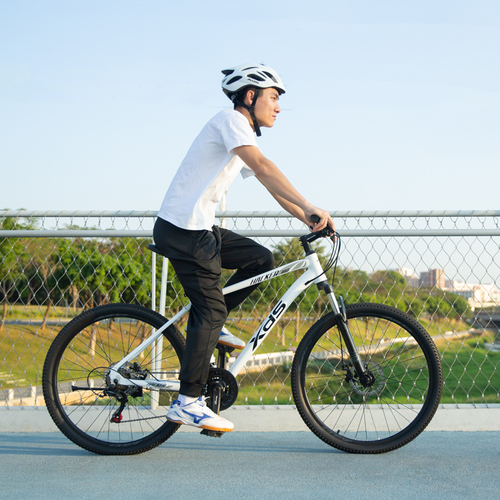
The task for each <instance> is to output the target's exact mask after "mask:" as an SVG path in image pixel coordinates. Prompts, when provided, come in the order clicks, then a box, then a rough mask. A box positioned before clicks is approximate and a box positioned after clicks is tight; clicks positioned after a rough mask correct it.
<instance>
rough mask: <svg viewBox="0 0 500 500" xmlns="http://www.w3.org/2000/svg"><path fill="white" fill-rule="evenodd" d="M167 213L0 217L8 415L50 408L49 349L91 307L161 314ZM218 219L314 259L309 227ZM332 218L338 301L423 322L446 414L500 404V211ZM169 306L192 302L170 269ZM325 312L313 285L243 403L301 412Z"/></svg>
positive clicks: (261, 300)
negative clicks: (381, 307) (293, 377)
mask: <svg viewBox="0 0 500 500" xmlns="http://www.w3.org/2000/svg"><path fill="white" fill-rule="evenodd" d="M155 215H156V213H155V212H100V213H94V212H27V211H3V212H0V259H1V260H0V405H2V406H41V405H43V397H42V394H41V371H42V366H43V362H44V359H45V354H46V352H47V349H48V347H49V345H50V343H51V341H52V339H53V338H54V337H55V335H57V333H58V332H59V331H60V329H61V328H62V327H63V326H64V324H66V323H67V322H68V321H70V320H71V318H73V317H75V316H76V315H78V314H79V313H80V312H82V310H84V309H87V308H90V307H93V306H95V305H99V304H105V303H109V302H129V303H136V304H141V305H144V306H147V307H153V308H156V305H157V304H159V298H160V288H161V287H160V286H157V284H159V283H160V281H161V272H162V267H163V265H164V261H163V260H161V259H160V260H158V262H156V259H155V258H154V255H153V254H152V253H151V252H149V251H148V250H147V245H148V243H150V242H151V234H152V227H153V223H154V218H155ZM217 216H218V218H219V223H220V224H221V225H224V226H225V227H227V228H229V229H233V230H236V231H238V232H239V233H241V234H244V235H248V236H251V237H254V238H257V239H258V240H259V241H260V242H261V243H262V244H264V245H265V246H267V247H268V248H270V249H271V250H272V251H273V252H274V255H275V260H276V264H277V265H280V264H282V263H285V262H291V261H294V260H297V259H299V258H301V256H302V249H301V247H300V245H299V243H298V240H297V238H296V237H297V236H300V235H301V234H304V233H305V232H307V229H305V228H304V226H302V224H301V223H300V222H298V221H295V220H293V219H291V218H290V217H289V216H288V214H286V213H282V212H252V213H243V212H219V213H218V214H217ZM332 216H333V217H334V219H335V221H336V225H337V230H338V232H339V233H340V235H341V236H342V250H341V254H340V259H339V264H338V267H337V271H336V274H335V277H333V276H332V275H331V273H330V274H329V275H328V279H329V280H330V281H331V280H332V279H334V286H335V289H336V291H337V293H338V294H340V295H343V296H344V298H345V301H346V303H354V302H359V301H363V302H380V303H385V304H390V305H393V306H396V307H398V308H400V309H402V310H404V311H406V312H408V313H409V314H411V315H413V316H415V317H416V318H418V320H419V321H420V323H421V324H422V325H423V326H424V327H425V328H426V329H427V330H428V331H429V333H430V334H431V336H432V337H433V338H434V341H435V342H436V344H437V346H438V349H439V351H440V353H441V356H442V359H443V367H444V372H445V388H444V392H443V398H442V402H443V403H454V404H457V405H458V404H462V403H465V404H483V405H484V404H486V405H491V404H495V403H500V396H499V393H500V374H499V371H498V370H499V366H500V338H499V335H498V332H499V328H500V290H499V289H498V288H497V286H500V282H499V280H500V272H499V271H500V269H499V264H498V263H499V253H500V247H499V245H500V228H499V220H500V211H484V212H479V211H472V212H397V213H396V212H385V213H382V212H371V213H368V212H358V213H355V212H342V213H341V212H336V213H332ZM329 251H330V248H329V246H328V242H323V243H321V244H320V245H319V246H318V252H319V255H320V258H322V259H327V258H328V256H329ZM228 276H230V272H224V279H225V280H227V278H228ZM293 279H294V277H293V276H291V275H288V276H285V277H278V278H275V279H273V280H272V281H270V282H266V283H264V284H262V285H261V286H260V288H259V289H258V290H256V291H255V292H253V293H252V295H251V296H250V297H249V299H247V301H245V302H244V303H243V304H242V305H241V306H240V308H239V309H238V310H236V311H233V312H232V313H231V315H230V317H229V319H228V327H229V329H230V330H231V331H232V332H233V333H234V334H236V335H238V336H239V337H241V338H242V339H243V340H245V341H248V340H249V339H250V337H251V335H252V333H253V332H254V330H255V329H256V327H257V326H258V324H259V323H260V321H261V320H262V319H263V318H264V317H265V316H266V315H267V313H268V312H269V310H270V308H271V307H272V306H273V305H274V304H275V303H276V301H277V300H278V299H279V297H280V296H281V295H282V294H283V293H284V291H285V290H286V288H287V286H289V285H290V283H291V281H293ZM164 302H165V308H166V309H165V314H166V315H167V316H171V315H172V314H173V313H175V312H176V311H178V310H179V308H180V307H181V306H182V305H183V304H185V303H186V298H185V297H184V294H183V292H182V288H181V287H180V285H179V283H178V281H177V280H176V278H175V275H174V273H173V270H172V269H171V266H170V267H169V269H168V278H167V283H166V296H165V299H164ZM162 305H163V304H162ZM325 310H327V304H326V302H325V301H324V299H323V298H322V297H321V295H320V294H319V293H318V291H317V290H316V289H315V288H314V287H312V288H310V289H309V290H308V291H307V293H305V294H304V295H303V296H301V297H300V298H299V299H298V300H297V301H296V303H295V304H293V306H292V307H291V308H290V309H289V310H288V312H287V313H286V314H285V316H284V317H283V318H282V319H281V321H280V322H279V325H278V326H277V327H276V328H275V330H274V331H273V332H272V333H271V335H270V336H269V337H268V338H267V339H266V341H265V342H264V343H263V344H262V346H261V347H260V348H259V351H258V352H257V353H256V355H255V357H254V358H253V359H252V362H251V363H249V364H248V366H247V367H246V370H245V371H244V373H242V374H241V375H240V376H239V377H238V383H239V385H240V387H239V397H238V401H237V404H244V405H269V404H274V405H276V404H277V405H286V404H293V400H292V396H291V390H290V367H291V362H292V360H293V355H294V351H295V349H296V347H297V345H298V343H299V342H300V339H301V338H302V337H303V335H304V334H305V332H306V331H307V330H308V329H309V328H310V326H311V325H312V324H313V323H314V322H315V321H316V320H317V319H318V318H319V317H320V316H321V315H322V314H324V312H325ZM180 327H181V329H183V327H184V325H183V323H181V325H180Z"/></svg>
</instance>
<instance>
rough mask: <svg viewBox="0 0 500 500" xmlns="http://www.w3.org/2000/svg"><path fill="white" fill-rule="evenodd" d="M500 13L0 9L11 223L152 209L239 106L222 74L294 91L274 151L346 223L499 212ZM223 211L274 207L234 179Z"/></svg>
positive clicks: (393, 8) (196, 0) (314, 7)
mask: <svg viewBox="0 0 500 500" xmlns="http://www.w3.org/2000/svg"><path fill="white" fill-rule="evenodd" d="M499 28H500V3H499V2H498V1H497V0H491V1H483V0H475V1H474V2H472V1H470V0H466V1H464V0H455V1H446V0H444V1H440V0H433V1H427V0H420V1H412V0H407V1H390V0H379V1H377V0H359V1H357V0H349V1H337V0H325V1H323V0H310V1H308V2H303V1H301V2H297V1H294V0H274V1H273V2H269V1H264V0H254V1H252V2H235V1H234V0H233V1H226V0H218V1H215V0H212V1H202V0H183V1H177V0H176V1H174V0H143V1H141V2H137V1H126V0H120V1H113V0H107V1H106V2H103V1H93V0H85V1H83V0H79V1H77V0H74V1H71V2H68V1H48V0H36V1H35V0H23V1H20V0H12V1H8V0H0V209H5V208H9V209H20V208H25V209H28V210H158V209H159V207H160V205H161V202H162V200H163V197H164V195H165V192H166V190H167V188H168V185H169V183H170V181H171V179H172V178H173V176H174V174H175V171H176V170H177V167H178V166H179V164H180V162H181V161H182V158H183V157H184V155H185V153H186V152H187V149H188V148H189V146H190V144H191V142H192V141H193V139H194V138H195V137H196V135H197V134H198V132H199V131H200V130H201V128H202V127H203V125H204V124H205V123H206V121H208V120H209V119H210V118H211V117H212V116H213V115H214V114H216V113H217V112H219V111H220V110H222V109H226V108H230V107H231V103H230V102H229V100H228V99H227V97H225V95H224V94H223V92H222V91H221V88H220V82H221V79H222V74H221V72H220V71H221V70H222V69H225V68H227V67H232V66H236V65H238V64H243V63H254V62H260V63H265V64H267V65H269V66H271V67H272V68H274V69H275V70H276V71H277V72H278V73H279V75H280V76H281V78H282V80H283V82H284V84H285V86H286V88H287V93H286V94H285V95H284V96H282V98H281V99H280V105H281V108H282V112H281V113H280V115H279V116H278V119H277V121H276V123H275V125H274V127H273V128H272V129H263V134H262V137H261V138H259V139H258V143H259V146H260V148H261V150H262V152H263V154H264V155H265V156H266V157H268V158H269V159H271V160H272V161H273V162H274V163H276V165H277V166H278V167H279V168H280V169H281V170H282V171H283V172H284V173H285V175H286V176H287V177H288V178H289V179H290V181H291V182H292V184H293V185H294V186H295V187H296V188H297V189H298V190H299V192H301V194H303V195H304V196H305V197H306V198H307V199H308V200H309V201H310V202H311V203H313V204H315V205H316V206H319V207H321V208H324V209H327V210H331V211H335V210H341V211H343V210H354V211H357V210H476V209H477V210H479V209H481V210H483V209H498V208H499V205H498V195H497V193H498V191H499V188H498V186H500V168H499V167H500V161H499V160H500V140H499V138H500V65H499V63H498V54H499V49H500V29H499ZM227 208H228V209H229V210H278V209H280V207H279V206H278V205H277V203H276V202H275V201H274V200H273V199H272V198H271V196H270V195H269V194H268V193H267V192H266V190H265V188H264V187H263V186H262V185H260V183H259V182H258V181H257V180H256V179H254V178H253V179H252V178H251V179H247V180H243V179H237V180H236V181H235V182H234V183H233V185H232V186H231V188H230V190H229V192H228V195H227Z"/></svg>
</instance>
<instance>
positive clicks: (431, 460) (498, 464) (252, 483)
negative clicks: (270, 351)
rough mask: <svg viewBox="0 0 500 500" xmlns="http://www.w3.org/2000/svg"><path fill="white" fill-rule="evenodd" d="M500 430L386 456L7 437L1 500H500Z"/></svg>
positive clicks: (303, 440)
mask: <svg viewBox="0 0 500 500" xmlns="http://www.w3.org/2000/svg"><path fill="white" fill-rule="evenodd" d="M499 471H500V432H440V431H437V432H436V431H435V432H424V433H423V434H422V435H421V436H419V437H418V438H417V439H416V440H415V441H413V442H412V443H410V444H409V445H407V446H405V447H403V448H401V449H400V450H397V451H394V452H391V453H388V454H384V455H350V454H346V453H342V452H340V451H337V450H335V449H333V448H331V447H329V446H328V445H326V444H324V443H323V442H322V441H320V440H319V439H318V438H317V437H315V436H314V435H313V434H312V433H311V432H237V431H235V432H233V433H228V434H226V435H225V436H223V437H222V438H220V439H215V438H208V437H205V436H201V435H199V434H198V433H191V432H185V433H176V434H175V435H174V436H173V437H172V438H171V439H170V440H168V441H167V442H166V443H164V444H163V445H161V446H160V447H158V448H156V449H155V450H151V451H149V452H147V453H144V454H141V455H136V456H132V457H103V456H99V455H94V454H92V453H89V452H87V451H84V450H82V449H80V448H78V447H77V446H75V445H74V444H73V443H71V442H70V441H68V440H67V439H66V437H65V436H63V435H62V434H60V433H58V432H56V433H52V432H50V433H45V432H41V433H40V432H38V433H0V499H2V500H3V499H34V500H38V499H40V500H43V499H51V500H57V499H64V500H71V499H82V500H85V499H97V498H99V499H103V498H105V499H110V500H112V499H120V500H121V499H123V498H134V497H138V498H157V499H164V498H165V499H170V498H172V499H177V498H183V499H202V500H210V499H239V498H242V499H243V498H244V499H257V498H258V499H267V498H269V499H281V498H286V499H309V498H311V499H313V498H314V499H316V500H317V499H329V498H342V499H351V498H353V499H354V498H355V499H357V500H358V499H359V500H363V499H375V500H376V499H385V500H388V499H396V498H397V499H403V500H404V499H412V500H413V499H426V500H427V499H429V498H432V499H435V498H437V499H454V500H455V499H462V498H464V499H465V498H481V499H490V498H491V499H493V498H494V499H498V498H500V473H499Z"/></svg>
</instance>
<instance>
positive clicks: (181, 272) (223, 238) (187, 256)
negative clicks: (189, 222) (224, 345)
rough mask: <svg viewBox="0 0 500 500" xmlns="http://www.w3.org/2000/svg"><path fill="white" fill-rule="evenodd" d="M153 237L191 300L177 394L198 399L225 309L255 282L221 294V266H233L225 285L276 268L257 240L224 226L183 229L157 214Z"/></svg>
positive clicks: (244, 296)
mask: <svg viewBox="0 0 500 500" xmlns="http://www.w3.org/2000/svg"><path fill="white" fill-rule="evenodd" d="M153 237H154V241H155V244H156V246H157V247H158V248H159V249H160V250H161V252H162V253H163V255H165V256H166V257H168V258H169V259H170V262H171V263H172V266H173V268H174V270H175V272H176V274H177V277H178V279H179V281H180V282H181V285H182V287H183V288H184V293H185V294H186V296H187V297H188V298H189V300H190V301H191V304H192V306H191V310H190V312H189V319H188V324H187V329H186V334H187V336H186V351H185V353H184V357H183V360H182V365H181V372H180V376H179V378H180V381H181V389H180V393H181V394H184V395H186V396H192V397H198V396H200V395H201V393H202V390H203V387H204V386H205V384H206V382H207V379H208V371H209V369H210V358H211V356H212V354H213V352H214V350H215V346H216V345H217V340H218V339H219V336H220V332H221V329H222V327H223V325H224V323H225V321H226V319H227V315H228V312H229V311H231V310H232V309H234V308H235V307H236V306H238V305H239V304H240V303H241V302H243V301H244V300H245V299H246V297H248V295H250V293H251V292H252V291H253V290H254V289H255V288H257V286H258V285H255V286H252V287H248V288H244V289H243V290H239V291H237V292H234V293H231V294H229V295H226V296H224V295H223V294H222V288H221V283H220V279H221V268H224V269H236V270H237V271H236V272H235V273H234V274H233V276H232V277H231V278H230V279H229V281H228V282H227V284H226V286H229V285H233V284H234V283H238V282H240V281H243V280H246V279H248V278H251V277H252V276H256V275H258V274H261V273H265V272H266V271H269V270H270V269H272V268H273V267H274V258H273V254H272V253H271V252H270V251H269V250H268V249H267V248H265V247H263V246H262V245H260V244H259V243H257V242H255V241H253V240H251V239H249V238H244V237H243V236H240V235H238V234H236V233H233V232H232V231H229V230H227V229H223V228H219V227H217V226H213V228H212V231H207V230H202V231H191V230H186V229H181V228H178V227H176V226H174V225H173V224H170V223H169V222H166V221H165V220H163V219H161V218H158V219H157V220H156V224H155V227H154V232H153Z"/></svg>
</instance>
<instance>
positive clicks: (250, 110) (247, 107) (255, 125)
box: [234, 88, 262, 137]
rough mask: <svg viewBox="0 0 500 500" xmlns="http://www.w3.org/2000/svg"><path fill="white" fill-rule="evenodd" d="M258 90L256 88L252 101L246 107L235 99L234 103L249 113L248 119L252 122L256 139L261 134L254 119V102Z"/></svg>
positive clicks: (257, 95)
mask: <svg viewBox="0 0 500 500" xmlns="http://www.w3.org/2000/svg"><path fill="white" fill-rule="evenodd" d="M259 93H260V89H259V88H256V89H255V92H254V95H253V99H252V104H250V106H248V105H247V104H245V103H244V102H242V101H240V100H239V99H235V100H234V102H235V103H236V104H237V105H238V106H241V107H242V108H245V109H246V110H247V111H248V112H249V113H250V118H251V119H252V121H253V127H254V129H255V133H256V134H257V137H260V136H261V135H262V134H261V132H260V127H259V124H258V123H257V119H256V118H255V102H256V101H257V97H259Z"/></svg>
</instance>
